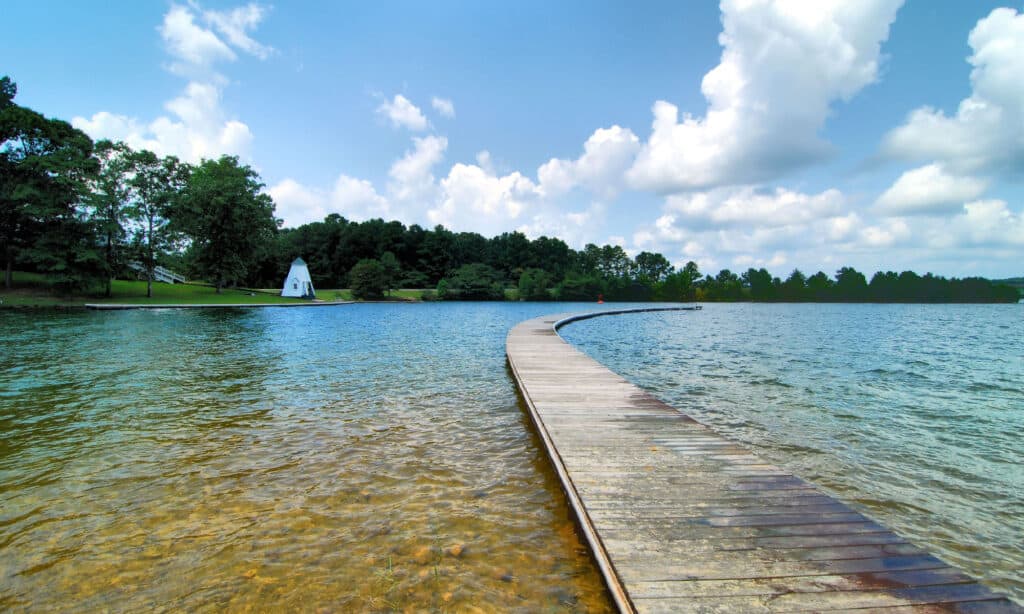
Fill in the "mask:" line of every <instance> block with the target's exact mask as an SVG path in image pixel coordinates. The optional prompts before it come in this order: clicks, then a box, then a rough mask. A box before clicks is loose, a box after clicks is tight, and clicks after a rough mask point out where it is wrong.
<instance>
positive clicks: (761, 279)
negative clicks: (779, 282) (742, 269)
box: [741, 268, 776, 301]
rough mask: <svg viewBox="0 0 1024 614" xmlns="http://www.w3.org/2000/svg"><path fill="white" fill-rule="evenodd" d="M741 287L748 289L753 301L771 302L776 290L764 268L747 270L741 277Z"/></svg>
mask: <svg viewBox="0 0 1024 614" xmlns="http://www.w3.org/2000/svg"><path fill="white" fill-rule="evenodd" d="M741 279H742V280H743V285H745V286H746V287H747V288H749V289H750V298H751V299H752V300H755V301H773V300H775V298H776V288H775V284H774V283H773V280H772V274H771V273H769V272H768V270H767V269H765V268H760V269H754V268H749V269H747V272H746V273H744V274H743V275H742V276H741Z"/></svg>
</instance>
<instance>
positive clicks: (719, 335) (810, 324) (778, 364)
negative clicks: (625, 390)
mask: <svg viewBox="0 0 1024 614" xmlns="http://www.w3.org/2000/svg"><path fill="white" fill-rule="evenodd" d="M561 334H562V336H563V337H564V338H566V339H567V340H569V341H570V342H572V343H573V344H575V345H576V346H577V347H579V348H580V349H582V350H583V351H585V352H587V353H588V354H590V355H591V356H592V357H594V358H595V359H596V360H598V361H600V362H601V363H603V364H605V365H606V366H608V367H609V368H611V369H612V370H613V371H616V372H617V373H619V374H621V375H623V376H624V377H626V378H628V379H630V380H631V381H633V382H634V383H636V384H638V385H640V386H642V387H644V388H646V389H648V390H651V391H652V392H653V393H654V394H656V395H657V396H659V397H661V398H662V399H664V400H665V401H667V402H669V403H670V404H672V405H674V406H675V407H677V408H679V409H680V410H682V411H684V412H685V413H688V414H690V415H692V416H694V417H696V418H698V419H699V420H701V421H703V422H704V423H706V424H709V425H711V426H713V427H714V428H716V429H717V430H718V431H719V432H721V433H723V434H725V435H727V436H728V437H730V438H732V439H735V440H738V441H741V442H743V443H745V444H747V445H749V446H750V447H751V448H753V449H754V450H755V451H756V452H758V453H759V454H761V455H763V456H765V457H767V458H769V459H771V460H773V461H774V462H776V463H778V464H780V465H782V466H784V467H786V468H787V469H789V470H791V471H792V472H794V473H796V474H797V475H800V476H801V477H803V478H806V479H808V480H810V481H812V482H814V483H816V484H818V485H819V486H821V487H822V488H823V489H824V490H826V491H827V492H829V493H831V494H834V495H837V496H838V497H839V498H841V499H843V500H844V501H846V502H848V503H851V504H853V505H854V506H856V507H858V508H860V509H861V510H862V511H865V512H866V513H867V514H868V515H870V516H872V517H873V518H875V519H877V520H880V521H882V522H883V523H884V524H887V525H888V526H890V527H892V528H894V529H896V530H897V531H898V532H900V533H901V534H903V535H905V536H907V537H908V538H909V539H910V540H911V541H913V542H915V543H917V544H919V545H922V546H924V547H926V548H927V549H928V550H930V551H932V552H934V553H935V554H937V555H939V556H940V557H941V558H943V559H945V560H946V561H948V562H950V563H953V564H955V565H957V566H959V567H961V568H963V569H965V570H967V571H968V572H969V573H971V574H972V575H974V576H975V577H978V578H981V579H983V580H984V581H986V582H987V583H988V584H989V585H990V586H992V587H994V588H997V589H999V590H1001V591H1004V592H1007V593H1009V594H1010V595H1011V596H1012V597H1014V598H1015V599H1016V600H1017V601H1019V602H1024V305H767V304H753V305H752V304H732V305H727V304H726V305H717V304H713V305H707V306H705V308H704V310H703V311H701V312H682V313H679V312H676V313H673V312H667V313H646V314H632V315H624V316H616V317H610V318H596V319H592V320H586V321H582V322H578V323H574V324H571V325H569V326H567V327H565V328H563V329H562V330H561Z"/></svg>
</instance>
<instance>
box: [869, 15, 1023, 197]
mask: <svg viewBox="0 0 1024 614" xmlns="http://www.w3.org/2000/svg"><path fill="white" fill-rule="evenodd" d="M967 42H968V43H969V44H970V46H971V49H972V50H973V54H972V55H971V56H970V57H968V58H967V60H968V62H970V63H971V65H972V66H973V67H974V68H973V70H972V71H971V88H972V91H971V95H970V96H969V97H967V98H965V99H964V100H962V101H961V102H960V105H959V107H958V109H957V112H956V114H955V115H953V116H947V115H946V114H945V113H944V112H942V111H940V110H937V109H933V108H930V107H922V108H919V109H916V110H914V111H913V112H911V113H910V115H909V116H908V118H907V120H906V122H905V123H904V124H903V125H902V126H900V127H898V128H896V129H894V130H893V131H891V132H890V133H889V134H888V135H886V137H885V140H884V143H883V146H882V153H883V154H884V155H887V156H889V157H892V158H899V159H906V160H934V161H937V162H939V163H941V164H942V166H943V167H944V168H947V169H949V170H951V171H952V172H954V173H957V174H971V173H979V172H982V173H986V174H993V175H1004V176H1015V177H1020V175H1021V169H1022V168H1024V112H1022V109H1024V78H1022V75H1024V15H1021V14H1018V13H1017V12H1016V11H1014V10H1013V9H1007V8H1000V9H996V10H994V11H992V12H991V13H990V14H989V15H988V16H987V17H985V18H984V19H982V20H980V21H979V22H978V23H977V25H976V26H975V27H974V29H973V30H971V33H970V35H969V36H968V39H967Z"/></svg>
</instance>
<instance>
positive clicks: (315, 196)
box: [267, 179, 327, 227]
mask: <svg viewBox="0 0 1024 614" xmlns="http://www.w3.org/2000/svg"><path fill="white" fill-rule="evenodd" d="M267 194H270V197H271V198H273V199H274V205H275V211H274V214H275V215H276V216H277V217H279V218H281V219H282V220H284V225H285V226H290V227H295V226H301V225H302V224H308V223H310V222H318V221H320V220H322V219H324V218H325V217H327V197H326V195H325V194H324V193H323V192H319V191H317V190H313V189H311V188H308V187H306V186H304V185H302V184H300V183H299V182H297V181H295V180H294V179H285V180H283V181H281V182H279V183H277V184H275V185H273V186H271V187H269V188H267Z"/></svg>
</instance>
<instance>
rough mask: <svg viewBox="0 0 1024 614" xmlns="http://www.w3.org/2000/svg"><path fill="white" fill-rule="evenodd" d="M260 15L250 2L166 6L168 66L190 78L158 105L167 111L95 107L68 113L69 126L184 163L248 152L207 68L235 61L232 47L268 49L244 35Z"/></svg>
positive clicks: (255, 51) (219, 80) (219, 82)
mask: <svg viewBox="0 0 1024 614" xmlns="http://www.w3.org/2000/svg"><path fill="white" fill-rule="evenodd" d="M264 14H265V11H264V9H263V8H261V7H260V6H259V5H255V4H249V5H247V6H245V7H242V8H238V9H232V10H228V11H204V10H203V9H202V7H201V6H200V5H199V4H198V3H195V2H191V3H189V4H188V5H187V6H185V5H179V4H173V5H171V7H170V9H168V11H167V13H166V14H165V15H164V20H163V23H162V24H161V25H160V27H159V28H158V31H159V32H160V35H161V37H162V38H163V40H164V43H165V45H166V48H167V52H168V54H169V55H170V56H171V58H172V63H171V64H170V65H169V69H170V70H171V72H173V73H175V74H179V75H182V76H186V77H189V78H190V81H189V82H188V84H187V85H186V86H185V89H184V91H183V92H182V93H181V94H180V95H179V96H177V97H176V98H173V99H172V100H169V101H168V102H166V103H165V104H164V108H165V110H166V111H168V112H169V115H162V116H159V117H157V118H156V119H154V120H151V121H144V120H141V119H139V118H136V117H129V116H126V115H121V114H117V113H112V112H110V111H99V112H97V113H95V114H93V116H92V117H90V118H85V117H74V118H73V119H72V120H71V123H72V125H74V126H75V127H76V128H79V129H81V130H82V131H84V132H85V133H86V134H88V135H89V136H91V137H93V138H94V139H111V140H115V141H124V142H125V143H127V144H128V145H129V146H131V147H132V148H134V149H148V150H150V151H153V152H154V153H156V154H159V155H176V156H178V157H180V158H182V159H184V160H187V161H189V162H197V161H199V160H200V159H202V158H213V157H217V156H219V155H221V154H233V155H238V156H241V157H246V156H248V154H249V150H250V147H251V144H252V140H253V134H252V131H251V130H250V129H249V126H247V125H246V124H245V123H243V122H241V121H239V120H237V119H233V118H230V117H228V115H227V113H226V112H225V110H224V109H223V107H222V105H221V98H222V93H223V87H224V85H225V83H226V79H225V78H224V77H223V76H221V75H220V74H218V73H217V72H215V71H214V70H213V66H214V65H215V64H216V63H218V62H223V61H234V60H236V59H237V58H238V55H237V53H236V52H235V50H240V51H242V52H244V53H248V54H251V55H254V56H256V57H259V58H265V57H267V56H268V55H269V54H270V53H271V51H272V48H270V47H267V46H264V45H261V44H260V43H257V42H256V41H255V40H253V39H252V38H251V37H249V35H248V32H249V30H252V29H254V28H255V27H256V26H257V25H258V24H259V23H260V21H262V19H263V17H264ZM215 30H216V32H215ZM217 32H220V33H221V34H222V35H223V36H224V37H225V38H226V39H227V40H226V42H225V40H224V39H223V38H221V36H218V33H217Z"/></svg>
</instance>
